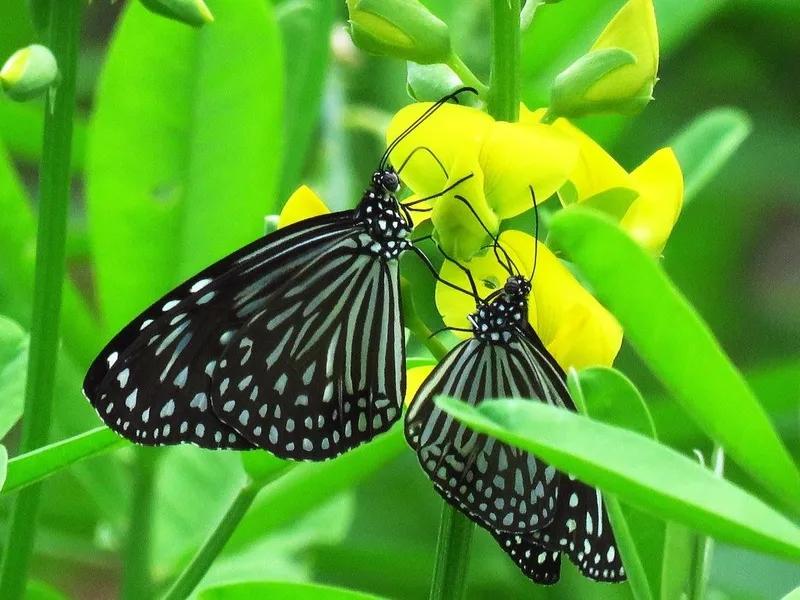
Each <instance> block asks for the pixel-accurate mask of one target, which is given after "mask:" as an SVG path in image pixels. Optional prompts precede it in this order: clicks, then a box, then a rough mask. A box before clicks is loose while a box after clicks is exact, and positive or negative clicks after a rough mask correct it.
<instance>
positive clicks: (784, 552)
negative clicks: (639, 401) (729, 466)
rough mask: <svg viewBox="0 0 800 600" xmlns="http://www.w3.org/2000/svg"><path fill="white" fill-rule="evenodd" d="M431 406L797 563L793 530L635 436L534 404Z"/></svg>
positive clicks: (650, 506) (587, 477)
mask: <svg viewBox="0 0 800 600" xmlns="http://www.w3.org/2000/svg"><path fill="white" fill-rule="evenodd" d="M437 403H438V404H439V406H440V407H441V408H442V409H444V410H446V411H447V412H448V413H450V414H451V415H453V416H454V417H455V418H456V419H458V420H459V421H461V422H463V423H465V424H466V425H468V426H469V427H471V428H472V429H474V430H475V431H478V432H481V433H485V434H487V435H491V436H493V437H496V438H498V439H500V440H501V441H504V442H506V443H508V444H511V445H513V446H517V447H519V448H522V449H523V450H527V451H529V452H532V453H534V454H536V455H537V456H539V457H541V458H542V460H544V461H545V462H548V463H550V464H552V465H554V466H555V467H556V468H557V469H559V470H560V471H565V472H567V473H572V474H573V475H575V476H576V477H577V478H579V479H580V480H582V481H585V482H586V483H588V484H590V485H593V486H596V487H599V488H601V489H602V490H603V491H604V492H608V493H612V494H616V495H617V496H619V499H620V500H624V501H625V502H629V503H630V504H632V505H633V506H637V507H639V508H641V509H643V510H646V511H648V512H650V513H652V514H654V515H658V516H660V517H661V518H663V519H667V520H674V521H677V522H680V523H684V524H686V525H688V526H690V527H693V528H695V529H697V530H698V531H702V532H705V533H708V534H710V535H712V536H714V537H715V538H717V539H718V540H720V541H726V542H730V543H732V544H737V545H741V546H745V547H747V548H751V549H753V550H757V551H762V552H767V553H771V554H774V555H776V556H782V557H786V558H790V559H792V560H794V561H796V562H800V529H798V528H797V526H795V524H794V523H792V522H791V521H789V520H788V519H787V518H786V517H784V516H783V515H781V514H780V513H778V512H776V511H775V510H773V509H772V508H770V507H769V506H767V505H766V504H764V503H763V502H761V501H760V500H758V499H757V498H755V497H754V496H751V495H750V494H749V493H747V492H745V491H744V490H742V489H741V488H738V487H736V486H735V485H733V484H732V483H729V482H727V481H725V480H724V479H719V478H717V477H716V476H715V475H714V474H713V473H711V472H710V471H708V470H706V469H704V468H703V467H701V466H700V465H698V464H697V463H696V462H694V461H693V460H691V459H689V458H687V457H685V456H683V455H682V454H679V453H678V452H675V451H674V450H672V449H671V448H668V447H666V446H662V445H661V444H659V443H657V442H655V441H653V440H651V439H648V438H646V437H644V436H641V435H639V434H637V433H633V432H630V431H626V430H624V429H619V428H617V427H612V426H610V425H606V424H604V423H598V422H596V421H592V420H590V419H588V418H586V417H583V416H581V415H576V414H575V413H572V412H570V411H567V410H563V409H561V408H557V407H553V406H550V405H547V404H542V403H539V402H530V401H522V400H515V399H509V400H493V401H487V402H484V403H482V404H481V405H480V406H479V407H478V408H474V407H470V406H468V405H466V404H465V403H463V402H460V401H458V400H454V399H452V398H438V399H437Z"/></svg>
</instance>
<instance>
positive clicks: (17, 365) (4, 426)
mask: <svg viewBox="0 0 800 600" xmlns="http://www.w3.org/2000/svg"><path fill="white" fill-rule="evenodd" d="M27 367H28V335H27V334H26V333H25V331H23V329H22V328H21V327H20V326H19V325H17V324H16V323H14V321H11V320H10V319H6V318H5V317H3V316H0V439H2V438H4V437H5V436H6V434H7V433H8V431H9V430H10V429H11V428H12V427H13V426H14V424H15V423H16V422H17V421H19V419H20V417H21V416H22V407H23V405H24V404H25V377H26V374H27Z"/></svg>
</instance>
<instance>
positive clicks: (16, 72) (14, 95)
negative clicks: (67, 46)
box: [0, 44, 58, 102]
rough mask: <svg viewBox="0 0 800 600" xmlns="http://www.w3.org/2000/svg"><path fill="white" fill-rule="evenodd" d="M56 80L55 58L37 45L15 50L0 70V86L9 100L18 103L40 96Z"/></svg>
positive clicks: (56, 66)
mask: <svg viewBox="0 0 800 600" xmlns="http://www.w3.org/2000/svg"><path fill="white" fill-rule="evenodd" d="M57 79H58V65H57V64H56V57H55V56H53V53H52V52H50V50H49V49H47V48H45V47H44V46H40V45H39V44H34V45H32V46H28V47H27V48H23V49H22V50H17V51H16V52H15V53H14V54H12V55H11V58H9V59H8V60H7V61H6V64H4V65H3V69H2V70H0V85H2V86H3V89H4V90H5V92H6V94H8V97H9V98H11V99H12V100H17V101H18V102H23V101H25V100H30V99H31V98H35V97H36V96H40V95H41V94H43V93H44V92H46V91H47V90H48V89H49V88H50V86H52V85H53V84H54V83H55V82H56V81H57Z"/></svg>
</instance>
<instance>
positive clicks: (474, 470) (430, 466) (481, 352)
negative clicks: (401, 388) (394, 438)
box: [405, 332, 571, 532]
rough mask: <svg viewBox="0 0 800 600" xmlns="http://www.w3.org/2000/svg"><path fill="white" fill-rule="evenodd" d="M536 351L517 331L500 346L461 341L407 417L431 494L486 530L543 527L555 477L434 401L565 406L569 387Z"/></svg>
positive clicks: (551, 505)
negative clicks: (448, 398) (501, 401)
mask: <svg viewBox="0 0 800 600" xmlns="http://www.w3.org/2000/svg"><path fill="white" fill-rule="evenodd" d="M537 352H538V350H537V349H536V347H535V345H534V344H532V343H531V342H530V341H529V340H528V339H527V336H526V335H524V334H523V333H522V332H518V333H515V335H513V336H512V337H511V338H510V339H509V340H508V341H507V342H506V343H502V344H492V343H487V342H485V341H482V340H479V339H477V338H474V339H471V340H467V341H465V342H462V343H461V344H460V345H459V346H457V347H456V348H455V349H453V350H452V351H451V352H450V353H449V354H448V355H447V357H446V358H445V359H444V360H443V361H442V362H441V363H440V364H439V365H438V366H437V367H436V369H434V371H433V372H432V373H431V375H430V376H429V377H428V379H427V380H426V381H425V382H424V383H423V385H422V386H421V387H420V389H419V391H418V392H417V394H416V396H415V397H414V400H413V401H412V403H411V406H410V408H409V411H408V413H407V415H406V423H405V427H406V438H407V440H408V441H409V444H410V445H411V446H412V448H414V449H415V450H416V452H417V457H418V459H419V461H420V464H421V465H422V468H423V469H424V470H425V471H426V472H427V473H428V476H429V477H430V478H431V479H432V480H433V482H434V487H435V488H436V490H437V491H438V492H439V493H440V494H441V495H442V496H443V497H444V498H445V499H446V500H447V501H448V502H450V503H451V504H453V505H455V506H457V507H458V508H460V509H461V510H463V511H464V512H465V513H466V514H468V515H469V516H470V517H471V518H472V519H473V520H476V521H477V522H478V523H479V524H481V525H483V526H484V527H487V528H489V529H500V530H503V531H509V532H525V531H530V530H533V529H537V528H541V527H544V526H545V525H546V524H548V523H549V522H550V521H551V520H552V517H553V511H554V508H555V506H556V501H557V499H558V485H559V479H560V474H559V473H558V472H557V471H556V470H555V469H554V468H553V467H550V466H549V465H547V464H546V463H544V462H542V461H541V460H539V459H538V458H536V457H535V456H534V455H532V454H530V453H528V452H525V451H522V450H520V449H518V448H514V447H512V446H509V445H508V444H504V443H502V442H499V441H497V440H495V439H493V438H491V437H487V436H485V435H482V434H477V433H475V432H473V431H471V430H469V429H468V428H467V427H466V426H464V425H462V424H460V423H459V422H458V421H455V420H454V419H453V418H452V417H450V416H449V415H447V414H446V413H444V412H443V411H441V410H440V409H439V408H438V407H436V406H435V404H434V403H433V398H434V397H436V396H438V395H446V396H451V397H455V398H459V399H461V400H464V401H466V402H468V403H469V404H472V405H476V404H477V403H479V402H481V401H483V400H485V399H488V398H502V397H509V396H513V397H516V398H530V399H531V400H537V401H538V400H539V399H540V398H541V399H542V401H545V402H549V403H552V404H557V405H562V406H563V405H564V402H565V400H564V398H566V399H567V400H568V398H569V397H568V394H567V392H566V388H564V386H563V383H562V380H561V379H560V378H559V376H558V373H556V372H555V371H553V370H552V368H551V367H550V366H549V363H546V362H543V361H542V360H541V359H540V358H539V357H538V356H537V354H536V353H537ZM570 402H571V401H570Z"/></svg>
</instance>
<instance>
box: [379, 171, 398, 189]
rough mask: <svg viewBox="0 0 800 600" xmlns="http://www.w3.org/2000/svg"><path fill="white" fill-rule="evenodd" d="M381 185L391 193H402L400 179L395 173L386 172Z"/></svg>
mask: <svg viewBox="0 0 800 600" xmlns="http://www.w3.org/2000/svg"><path fill="white" fill-rule="evenodd" d="M381 185H382V186H383V187H384V189H386V190H387V191H389V192H398V191H400V178H399V177H398V176H397V173H395V172H394V171H384V173H383V174H382V175H381Z"/></svg>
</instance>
